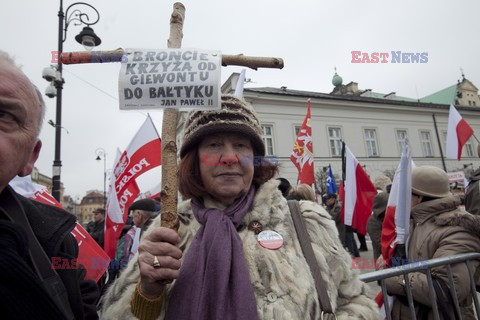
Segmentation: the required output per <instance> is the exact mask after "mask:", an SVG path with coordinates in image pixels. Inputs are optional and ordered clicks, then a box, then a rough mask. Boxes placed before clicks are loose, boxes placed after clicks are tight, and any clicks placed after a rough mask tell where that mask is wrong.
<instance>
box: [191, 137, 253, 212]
mask: <svg viewBox="0 0 480 320" xmlns="http://www.w3.org/2000/svg"><path fill="white" fill-rule="evenodd" d="M198 157H199V159H200V161H199V162H200V175H201V178H202V182H203V185H204V186H205V189H206V190H207V192H208V193H209V194H210V195H211V196H212V197H213V198H214V199H216V200H218V201H220V202H221V203H223V204H224V205H227V206H228V205H230V204H232V203H233V202H235V199H237V198H238V197H240V196H242V195H243V194H245V193H246V192H247V191H248V190H249V189H250V186H251V184H252V180H253V170H254V168H253V147H252V143H251V142H250V139H248V138H246V137H244V136H242V135H240V134H235V133H228V134H216V135H212V136H209V137H207V138H205V139H203V141H202V142H201V143H200V146H199V148H198Z"/></svg>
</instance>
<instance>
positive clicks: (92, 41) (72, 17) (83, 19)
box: [42, 0, 102, 201]
mask: <svg viewBox="0 0 480 320" xmlns="http://www.w3.org/2000/svg"><path fill="white" fill-rule="evenodd" d="M82 6H83V7H84V8H90V9H93V11H94V13H95V15H96V19H95V20H92V21H90V17H89V16H88V14H86V13H83V12H82V11H81V10H80V9H78V7H82ZM70 9H72V10H71V11H70ZM90 9H88V10H90ZM98 20H100V14H99V13H98V11H97V9H95V8H94V7H93V6H92V5H90V4H88V3H85V2H75V3H73V4H71V5H70V6H68V8H67V10H66V11H65V13H64V12H63V0H60V9H59V10H58V64H57V65H55V66H51V67H50V68H45V69H43V72H42V77H43V78H44V79H45V80H47V81H49V82H50V86H48V87H47V90H46V92H45V94H46V95H47V96H48V97H49V98H53V97H55V96H56V97H57V109H56V120H55V159H54V160H53V170H52V184H53V188H52V195H53V197H54V198H55V199H56V200H57V201H60V171H61V170H60V169H61V167H62V161H61V160H60V141H61V134H62V131H61V129H62V89H63V83H64V82H65V81H64V79H63V77H62V56H61V55H62V52H63V43H64V42H65V40H66V39H67V30H68V26H69V24H70V23H72V22H74V21H75V23H74V25H82V24H84V25H86V27H84V28H83V30H82V32H80V34H78V35H77V36H76V37H75V40H77V42H78V43H80V44H82V45H83V46H84V47H85V49H87V50H89V51H90V50H92V49H93V48H94V47H95V46H98V45H100V43H101V42H102V41H101V40H100V38H99V37H98V36H97V35H96V34H95V32H93V29H92V28H90V26H91V25H94V24H96V23H97V22H98ZM55 89H56V90H55Z"/></svg>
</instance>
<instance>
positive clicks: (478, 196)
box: [465, 144, 480, 215]
mask: <svg viewBox="0 0 480 320" xmlns="http://www.w3.org/2000/svg"><path fill="white" fill-rule="evenodd" d="M477 153H478V156H479V157H480V144H479V145H478V146H477ZM465 210H467V211H468V212H470V213H471V214H476V215H480V168H478V169H477V170H475V171H474V172H473V173H472V175H471V176H470V180H469V183H468V186H467V189H466V191H465Z"/></svg>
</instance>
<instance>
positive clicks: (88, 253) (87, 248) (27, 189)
mask: <svg viewBox="0 0 480 320" xmlns="http://www.w3.org/2000/svg"><path fill="white" fill-rule="evenodd" d="M10 186H11V187H12V188H13V190H15V192H17V193H18V194H21V195H22V196H24V197H25V198H29V199H32V200H35V201H38V202H41V203H43V204H47V205H50V206H54V207H58V208H60V209H63V206H62V205H61V204H60V202H58V201H57V200H56V199H55V198H54V197H53V196H52V195H51V194H50V192H48V189H47V188H46V187H45V186H42V185H40V184H36V183H34V182H33V181H32V177H31V176H26V177H19V176H17V177H15V178H14V179H13V180H12V181H10ZM71 233H72V235H73V236H74V238H75V240H77V243H78V257H77V261H76V263H75V264H76V265H83V267H84V268H85V269H86V275H85V279H87V280H94V281H95V282H98V280H100V278H101V277H102V275H103V274H104V273H105V271H107V268H106V267H105V268H98V267H95V266H96V265H98V261H102V262H103V261H107V262H109V259H108V255H107V254H106V253H105V251H103V250H102V248H101V247H100V246H99V245H98V243H97V242H96V241H95V240H94V239H93V238H92V237H91V236H90V234H88V232H87V231H86V230H85V229H84V228H83V227H82V226H81V225H80V224H79V223H78V222H77V223H76V226H75V228H74V229H73V230H72V232H71ZM71 263H73V262H72V261H71ZM101 265H105V263H102V264H101ZM106 265H108V263H106ZM70 266H71V264H70V265H69V266H68V267H70ZM56 267H59V268H62V267H64V266H63V264H58V265H55V261H53V260H52V268H56ZM65 267H67V266H65Z"/></svg>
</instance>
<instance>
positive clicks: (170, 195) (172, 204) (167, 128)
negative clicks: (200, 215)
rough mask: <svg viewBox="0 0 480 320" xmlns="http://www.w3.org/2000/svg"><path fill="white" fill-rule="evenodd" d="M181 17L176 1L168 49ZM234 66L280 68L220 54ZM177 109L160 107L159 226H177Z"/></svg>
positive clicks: (96, 57) (69, 55) (111, 56)
mask: <svg viewBox="0 0 480 320" xmlns="http://www.w3.org/2000/svg"><path fill="white" fill-rule="evenodd" d="M184 20H185V6H184V5H183V4H182V3H180V2H176V3H175V4H174V5H173V13H172V16H171V18H170V38H169V39H168V42H167V44H168V48H181V46H182V38H183V21H184ZM123 54H124V50H123V49H117V50H113V51H101V52H98V51H97V52H95V53H94V54H91V53H89V52H64V53H62V54H61V56H60V57H59V59H61V60H62V62H63V64H77V63H96V62H98V63H105V62H120V61H121V58H122V56H123ZM227 65H236V66H245V67H249V68H251V69H254V70H257V68H277V69H282V68H283V60H282V59H281V58H268V57H249V56H244V55H241V54H240V55H222V66H227ZM177 120H178V109H173V108H167V109H164V113H163V122H162V191H161V198H162V211H161V215H162V216H161V219H162V222H161V225H162V226H163V227H167V228H171V229H175V230H177V229H178V215H177V201H178V199H177V193H178V181H177V178H178V177H177V143H176V127H177Z"/></svg>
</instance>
